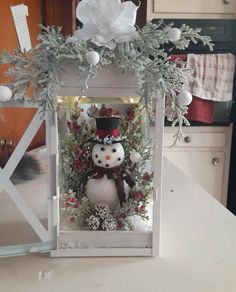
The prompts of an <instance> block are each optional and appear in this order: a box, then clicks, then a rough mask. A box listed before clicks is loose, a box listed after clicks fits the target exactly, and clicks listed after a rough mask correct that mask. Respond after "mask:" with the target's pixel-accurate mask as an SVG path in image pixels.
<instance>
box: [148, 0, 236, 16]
mask: <svg viewBox="0 0 236 292" xmlns="http://www.w3.org/2000/svg"><path fill="white" fill-rule="evenodd" d="M235 11H236V1H234V0H231V1H230V3H228V4H225V2H224V0H208V1H205V0H194V1H189V0H168V1H166V0H155V1H154V13H194V14H234V13H235Z"/></svg>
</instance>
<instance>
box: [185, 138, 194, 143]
mask: <svg viewBox="0 0 236 292" xmlns="http://www.w3.org/2000/svg"><path fill="white" fill-rule="evenodd" d="M191 140H192V139H191V137H190V136H186V137H185V138H184V142H185V143H190V142H191Z"/></svg>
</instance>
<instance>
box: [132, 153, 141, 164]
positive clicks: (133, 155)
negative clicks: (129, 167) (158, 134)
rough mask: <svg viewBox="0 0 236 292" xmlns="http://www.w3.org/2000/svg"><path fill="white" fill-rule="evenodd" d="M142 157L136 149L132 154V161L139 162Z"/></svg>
mask: <svg viewBox="0 0 236 292" xmlns="http://www.w3.org/2000/svg"><path fill="white" fill-rule="evenodd" d="M140 159H141V155H140V154H139V153H138V152H136V151H134V152H132V153H131V154H130V160H131V162H133V163H138V162H139V161H140Z"/></svg>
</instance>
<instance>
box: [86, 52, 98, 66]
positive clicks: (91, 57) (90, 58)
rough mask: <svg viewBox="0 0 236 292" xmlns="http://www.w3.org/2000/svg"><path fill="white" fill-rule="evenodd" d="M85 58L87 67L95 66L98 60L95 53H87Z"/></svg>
mask: <svg viewBox="0 0 236 292" xmlns="http://www.w3.org/2000/svg"><path fill="white" fill-rule="evenodd" d="M85 57H86V60H87V62H88V63H89V65H97V63H98V62H99V60H100V56H99V54H98V53H97V52H95V51H90V52H88V53H87V54H86V56H85Z"/></svg>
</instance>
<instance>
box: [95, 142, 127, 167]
mask: <svg viewBox="0 0 236 292" xmlns="http://www.w3.org/2000/svg"><path fill="white" fill-rule="evenodd" d="M92 159H93V162H94V163H95V165H97V166H99V167H104V168H113V167H117V166H120V165H121V164H122V162H123V161H124V148H123V146H122V144H121V143H114V144H110V145H101V144H95V145H94V147H93V150H92Z"/></svg>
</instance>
